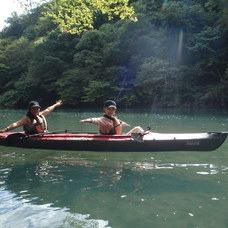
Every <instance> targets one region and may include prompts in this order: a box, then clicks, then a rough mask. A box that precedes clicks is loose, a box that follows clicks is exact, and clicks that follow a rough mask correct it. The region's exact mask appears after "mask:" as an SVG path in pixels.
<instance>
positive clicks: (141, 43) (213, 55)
mask: <svg viewBox="0 0 228 228" xmlns="http://www.w3.org/2000/svg"><path fill="white" fill-rule="evenodd" d="M26 1H27V0H26ZM67 2H68V3H70V1H51V2H50V4H54V3H56V4H57V3H58V4H59V5H58V6H59V7H60V6H61V7H63V5H61V4H62V3H64V4H67ZM73 2H74V4H78V5H77V7H76V5H74V4H73V5H72V4H68V5H67V6H66V7H65V8H64V10H65V11H66V12H68V14H67V13H65V14H64V15H63V16H64V17H68V16H69V18H68V19H69V20H71V19H72V17H71V16H70V15H71V13H70V12H71V11H68V10H67V9H68V8H67V7H73V6H74V10H75V9H81V8H80V7H81V6H82V5H83V4H84V5H83V7H85V9H87V10H88V9H89V11H88V14H89V15H90V16H88V15H87V11H83V10H81V13H82V14H81V16H82V18H84V19H85V18H86V19H88V20H90V19H91V25H92V26H94V28H92V27H89V26H87V27H85V26H84V25H85V24H83V23H84V22H86V21H84V22H83V20H84V19H83V20H82V21H81V22H83V23H82V24H81V25H80V26H82V27H80V26H79V25H77V23H76V22H75V21H74V20H72V21H71V22H70V23H68V22H66V21H65V22H64V23H65V24H66V25H67V26H70V27H69V29H70V30H68V29H67V32H61V31H60V30H59V27H58V26H57V25H56V24H55V23H53V21H52V20H50V17H48V16H47V13H46V15H44V12H45V10H47V7H50V6H51V5H47V4H46V3H45V4H43V5H40V6H37V7H36V8H34V9H32V10H30V11H29V13H27V14H24V15H20V16H18V15H16V14H13V15H12V16H11V17H10V18H8V19H7V21H8V23H9V25H8V26H7V27H5V28H4V29H3V30H2V31H1V32H0V86H1V90H0V105H1V106H4V107H25V106H26V105H27V102H28V101H29V100H33V99H37V100H39V101H40V102H41V103H42V104H43V105H46V104H50V103H51V102H54V101H55V100H56V99H59V98H61V99H63V100H64V104H65V106H66V107H67V106H68V107H81V106H87V107H88V106H95V105H97V104H99V103H102V102H103V101H104V100H105V99H115V100H116V101H117V102H120V103H121V104H123V105H128V106H147V107H151V105H156V106H160V107H180V106H181V107H183V106H186V107H199V106H207V107H226V108H227V107H228V93H227V91H228V73H227V72H228V70H227V69H228V67H227V66H228V65H227V64H228V62H227V56H228V49H227V44H226V41H227V38H228V29H227V27H228V26H227V21H228V20H227V19H228V18H227V14H225V10H226V8H225V1H223V0H192V1H171V0H170V1H167V2H166V3H164V1H162V0H152V1H146V0H134V1H129V2H130V3H131V4H129V2H128V1H117V0H116V1H114V0H113V1H73ZM95 2H97V3H99V4H100V5H99V4H98V5H95ZM104 3H105V4H109V3H112V4H111V5H106V7H107V8H105V7H104V5H102V4H104ZM125 3H126V5H125V6H126V7H128V8H127V9H132V10H133V8H132V7H134V10H135V16H137V18H138V21H137V22H132V21H131V20H129V19H125V20H118V18H119V17H120V15H121V14H120V13H121V12H123V13H125V7H120V6H123V4H125ZM117 6H118V7H119V8H118V7H117ZM56 7H57V5H56ZM75 7H76V8H75ZM99 7H100V8H99ZM116 7H117V8H118V10H119V11H118V10H117V11H115V10H116ZM51 9H52V10H53V13H57V11H56V8H49V11H47V12H49V13H50V10H51ZM105 9H106V10H107V11H105ZM110 9H111V11H110ZM72 10H73V9H72ZM121 10H122V11H121ZM65 11H62V13H63V12H65ZM58 12H60V11H58ZM77 12H78V13H79V11H77ZM131 12H133V11H131ZM109 14H110V15H109ZM56 15H58V14H56ZM86 15H87V16H86ZM125 15H126V16H127V14H125ZM74 16H75V17H77V18H78V16H79V15H76V14H75V15H74ZM109 16H110V18H109V19H112V20H111V21H109V20H108V17H109ZM130 16H133V14H131V15H130V14H129V15H128V16H127V17H130ZM64 17H63V18H64ZM64 20H65V19H64ZM86 23H87V22H86ZM79 28H80V29H81V31H84V30H85V29H86V31H84V32H81V33H80V34H71V33H69V31H71V29H79ZM87 29H88V30H87ZM62 31H65V30H62ZM73 33H74V32H73Z"/></svg>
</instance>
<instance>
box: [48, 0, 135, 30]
mask: <svg viewBox="0 0 228 228" xmlns="http://www.w3.org/2000/svg"><path fill="white" fill-rule="evenodd" d="M128 2H129V0H109V1H106V0H93V1H91V0H58V1H56V0H51V1H50V2H48V3H47V7H46V9H47V11H46V15H47V16H49V17H51V18H52V20H53V21H54V22H55V23H57V24H58V25H59V28H60V31H62V32H69V33H72V34H78V33H81V32H84V31H86V30H88V29H92V28H94V21H95V18H96V16H97V15H98V14H99V13H102V14H105V15H107V17H108V19H109V20H112V19H114V18H116V17H119V18H120V19H125V18H130V19H131V20H132V21H136V20H137V19H136V17H134V9H133V7H131V6H129V5H128V4H129V3H128Z"/></svg>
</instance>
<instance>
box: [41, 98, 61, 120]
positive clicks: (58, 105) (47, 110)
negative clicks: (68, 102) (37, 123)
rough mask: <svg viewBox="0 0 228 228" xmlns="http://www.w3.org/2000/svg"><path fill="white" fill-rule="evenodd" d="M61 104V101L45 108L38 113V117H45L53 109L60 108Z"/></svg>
mask: <svg viewBox="0 0 228 228" xmlns="http://www.w3.org/2000/svg"><path fill="white" fill-rule="evenodd" d="M62 104H63V102H62V100H59V101H56V103H55V104H53V105H51V106H49V107H47V108H46V109H45V110H43V111H41V112H40V115H43V116H46V115H48V114H49V113H50V112H52V111H53V110H54V109H55V108H58V107H60V106H61V105H62Z"/></svg>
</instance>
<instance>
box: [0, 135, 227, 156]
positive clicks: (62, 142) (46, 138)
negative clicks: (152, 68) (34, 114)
mask: <svg viewBox="0 0 228 228" xmlns="http://www.w3.org/2000/svg"><path fill="white" fill-rule="evenodd" d="M139 137H140V140H138V139H137V138H135V137H132V136H131V135H99V134H92V133H58V134H50V133H47V134H43V135H37V136H28V137H27V136H26V135H24V134H22V133H21V132H7V133H0V145H4V146H16V147H24V148H38V149H56V150H57V149H58V150H76V151H119V152H125V151H126V152H131V151H132V152H156V151H211V150H215V149H217V148H218V147H220V146H221V145H222V144H223V142H224V141H225V139H226V137H227V133H223V132H211V133H210V132H209V133H188V134H187V133H185V134H184V133H179V134H161V133H152V132H150V133H147V134H145V135H144V136H141V135H139Z"/></svg>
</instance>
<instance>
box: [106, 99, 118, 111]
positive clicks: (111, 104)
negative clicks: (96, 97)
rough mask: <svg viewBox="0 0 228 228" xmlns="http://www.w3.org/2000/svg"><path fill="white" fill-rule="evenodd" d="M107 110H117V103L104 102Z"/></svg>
mask: <svg viewBox="0 0 228 228" xmlns="http://www.w3.org/2000/svg"><path fill="white" fill-rule="evenodd" d="M104 107H105V108H115V109H116V102H115V101H113V100H107V101H105V102H104Z"/></svg>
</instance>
